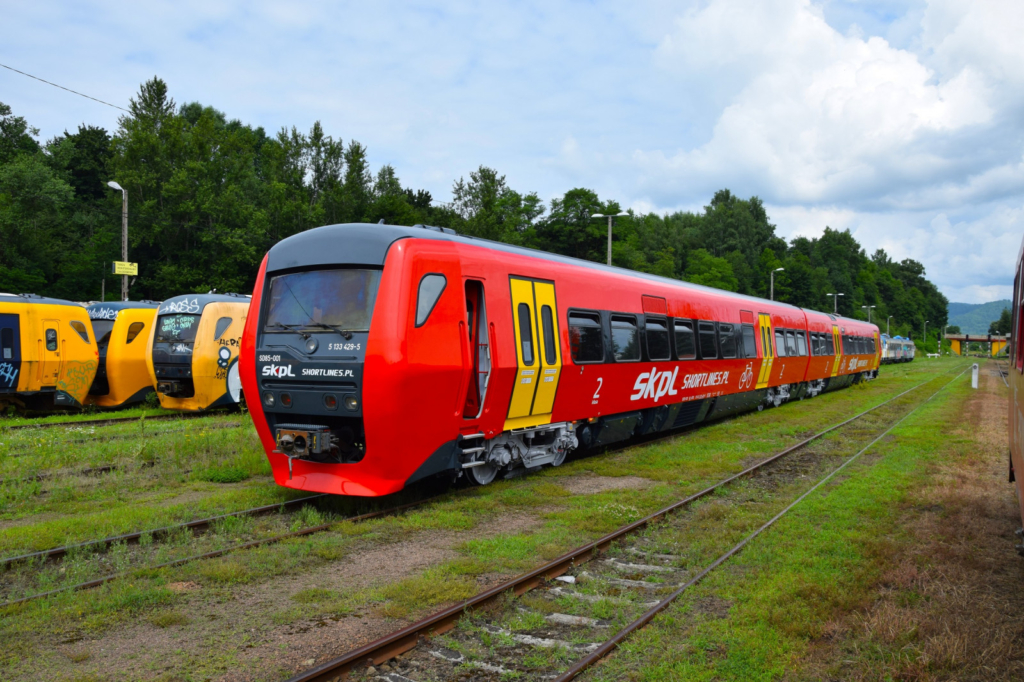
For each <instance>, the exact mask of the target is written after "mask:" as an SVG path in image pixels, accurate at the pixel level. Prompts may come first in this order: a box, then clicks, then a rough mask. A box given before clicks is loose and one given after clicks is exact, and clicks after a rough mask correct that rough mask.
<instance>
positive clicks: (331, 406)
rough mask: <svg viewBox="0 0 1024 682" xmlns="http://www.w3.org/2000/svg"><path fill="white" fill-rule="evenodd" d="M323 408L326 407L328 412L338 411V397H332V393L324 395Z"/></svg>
mask: <svg viewBox="0 0 1024 682" xmlns="http://www.w3.org/2000/svg"><path fill="white" fill-rule="evenodd" d="M324 407H326V408H327V409H328V410H336V409H338V396H336V395H334V394H333V393H328V394H327V395H325V396H324Z"/></svg>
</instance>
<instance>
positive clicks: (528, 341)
mask: <svg viewBox="0 0 1024 682" xmlns="http://www.w3.org/2000/svg"><path fill="white" fill-rule="evenodd" d="M519 343H520V345H521V346H522V348H523V364H524V365H526V366H527V367H529V366H530V365H532V364H533V326H531V324H530V306H528V305H526V304H525V303H520V304H519Z"/></svg>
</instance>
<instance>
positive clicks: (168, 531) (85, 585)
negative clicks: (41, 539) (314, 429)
mask: <svg viewBox="0 0 1024 682" xmlns="http://www.w3.org/2000/svg"><path fill="white" fill-rule="evenodd" d="M330 497H331V496H330V495H326V494H318V495H310V496H308V497H302V498H299V499H296V500H290V501H288V502H281V503H277V504H271V505H264V506H261V507H255V508H252V509H246V510H242V511H238V512H233V513H230V514H221V515H218V516H212V517H209V518H204V519H198V520H195V521H189V522H187V523H182V524H176V525H172V526H165V527H162V528H156V529H152V530H145V531H136V532H133V533H124V534H121V535H116V536H112V537H108V538H103V539H101V540H94V541H91V542H83V543H78V544H74V545H64V546H61V547H54V548H52V549H46V550H40V551H38V552H31V553H27V554H20V555H18V556H12V557H7V558H4V559H0V569H9V568H11V567H12V566H14V565H16V564H25V563H29V562H32V564H33V565H35V566H39V565H42V563H45V562H48V561H54V560H58V559H62V558H64V557H66V556H68V555H69V554H73V553H74V554H78V553H81V552H99V551H103V550H107V549H110V548H111V547H113V546H115V545H118V544H122V543H123V544H137V543H140V542H141V541H142V540H143V538H146V537H149V538H152V539H161V538H167V537H171V536H173V535H174V534H176V533H180V532H182V531H187V532H191V533H193V534H199V533H201V532H203V531H206V530H208V529H210V528H211V527H212V526H214V525H215V524H216V523H218V522H222V521H224V520H225V519H231V518H238V517H245V516H249V517H254V516H263V515H269V514H273V513H275V512H281V511H284V510H285V509H290V508H301V507H302V506H303V505H305V504H308V503H310V502H313V503H316V502H317V501H320V500H324V499H329V498H330ZM441 497H443V495H435V496H433V497H427V498H425V499H421V500H416V501H413V502H407V503H405V504H400V505H395V506H391V507H387V508H383V509H378V510H374V511H370V512H366V513H363V514H357V515H350V516H344V517H337V518H331V519H329V520H328V521H327V522H325V523H320V524H316V525H312V526H307V527H305V528H300V529H298V530H293V531H289V532H286V533H278V534H275V535H272V536H269V537H265V538H260V539H257V540H253V541H251V542H243V543H238V544H233V545H230V546H228V547H223V548H220V549H216V550H213V551H209V552H203V553H200V554H193V555H189V556H185V557H181V558H178V559H174V560H172V561H165V562H162V563H159V564H155V565H145V566H139V567H133V568H132V569H130V570H127V571H123V572H119V573H110V574H107V575H104V576H101V577H99V578H95V579H93V580H87V581H84V582H80V583H75V584H73V585H66V586H63V587H60V588H57V589H53V590H48V591H46V592H39V593H35V594H30V595H28V596H25V597H21V598H18V599H11V600H8V601H5V602H3V603H0V608H4V607H8V606H14V605H16V604H22V603H25V602H29V601H35V600H37V599H43V598H46V597H51V596H54V595H57V594H61V593H63V592H72V591H78V590H86V589H90V588H93V587H99V586H100V585H104V584H106V583H109V582H111V581H113V580H117V579H119V578H124V577H127V576H130V575H132V573H133V572H135V571H139V570H147V571H153V570H158V569H162V568H170V567H172V566H180V565H182V564H186V563H189V562H190V561H200V560H203V559H212V558H215V557H219V556H223V555H225V554H229V553H231V552H237V551H241V550H245V549H251V548H254V547H260V546H265V545H270V544H275V543H278V542H281V541H282V540H287V539H289V538H297V537H303V536H306V535H312V534H314V533H321V532H323V531H326V530H329V529H330V528H332V527H333V526H335V525H336V524H338V523H340V522H343V521H350V522H358V521H365V520H367V519H374V518H380V517H384V516H389V515H391V514H397V513H400V512H402V511H405V510H407V509H411V508H413V507H417V506H419V505H422V504H425V503H427V502H430V501H433V500H437V499H440V498H441Z"/></svg>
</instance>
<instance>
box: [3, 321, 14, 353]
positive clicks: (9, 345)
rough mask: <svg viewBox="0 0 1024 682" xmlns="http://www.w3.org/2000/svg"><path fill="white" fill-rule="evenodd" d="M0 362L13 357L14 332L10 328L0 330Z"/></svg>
mask: <svg viewBox="0 0 1024 682" xmlns="http://www.w3.org/2000/svg"><path fill="white" fill-rule="evenodd" d="M0 352H2V355H0V360H10V359H12V358H13V357H14V330H13V329H11V328H10V327H4V328H3V329H0Z"/></svg>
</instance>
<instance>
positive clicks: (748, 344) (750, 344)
mask: <svg viewBox="0 0 1024 682" xmlns="http://www.w3.org/2000/svg"><path fill="white" fill-rule="evenodd" d="M743 357H745V358H756V357H757V344H756V343H755V342H754V327H753V326H752V325H749V324H745V325H743Z"/></svg>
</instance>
